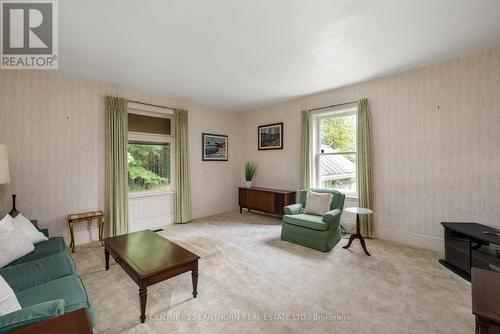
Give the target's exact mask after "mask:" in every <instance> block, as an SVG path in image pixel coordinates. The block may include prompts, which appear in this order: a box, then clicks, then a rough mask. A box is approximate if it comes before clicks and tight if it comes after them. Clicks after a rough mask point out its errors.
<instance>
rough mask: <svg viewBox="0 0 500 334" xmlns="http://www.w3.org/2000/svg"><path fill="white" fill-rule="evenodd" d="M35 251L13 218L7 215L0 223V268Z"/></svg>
mask: <svg viewBox="0 0 500 334" xmlns="http://www.w3.org/2000/svg"><path fill="white" fill-rule="evenodd" d="M34 250H35V247H34V246H33V243H32V242H31V241H30V239H28V237H27V236H26V234H24V232H23V231H22V229H21V228H20V227H19V228H17V227H16V222H15V221H14V218H12V217H11V216H9V215H7V216H5V218H4V219H2V220H1V221H0V268H2V267H4V266H6V265H7V264H9V263H11V262H12V261H15V260H17V259H19V258H21V257H23V256H25V255H26V254H28V253H31V252H32V251H34Z"/></svg>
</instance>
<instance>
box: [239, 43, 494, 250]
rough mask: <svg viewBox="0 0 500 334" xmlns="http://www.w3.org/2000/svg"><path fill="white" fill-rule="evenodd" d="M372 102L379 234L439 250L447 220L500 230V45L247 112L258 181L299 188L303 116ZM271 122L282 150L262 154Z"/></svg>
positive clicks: (248, 154)
mask: <svg viewBox="0 0 500 334" xmlns="http://www.w3.org/2000/svg"><path fill="white" fill-rule="evenodd" d="M299 79H300V78H299ZM365 97H366V98H368V102H369V106H370V110H371V116H372V132H373V163H374V166H373V171H374V175H373V176H374V210H375V218H376V219H375V221H376V225H375V229H376V234H377V236H378V237H380V238H385V239H392V240H397V241H400V242H405V243H409V244H413V245H416V246H420V247H427V248H432V249H437V250H441V249H442V246H443V243H442V241H441V238H442V236H443V230H442V226H441V225H440V222H442V221H478V222H481V223H484V224H489V225H493V226H497V227H500V205H499V203H500V177H499V176H500V148H499V145H500V49H496V50H491V51H487V52H483V53H480V54H477V55H473V56H468V57H465V58H461V59H458V60H452V61H448V62H444V63H440V64H436V65H432V66H428V67H425V68H421V69H416V70H412V71H408V72H404V73H400V74H396V75H392V76H388V77H384V78H381V79H375V80H371V81H367V82H364V83H360V84H356V85H352V86H348V87H344V88H340V89H335V90H332V91H328V92H323V93H319V94H314V95H309V96H306V97H302V98H298V99H295V100H293V101H289V102H285V103H281V104H277V105H273V106H269V107H265V108H260V109H257V110H254V111H251V112H247V113H245V114H244V121H243V124H244V130H243V132H244V138H245V139H244V147H245V149H244V152H245V156H244V160H253V161H256V162H257V163H258V165H259V169H258V171H257V175H256V184H257V185H258V186H269V187H277V188H285V189H297V188H298V186H299V140H300V110H302V109H308V108H314V107H319V106H325V105H330V104H337V103H344V102H350V101H355V100H359V99H361V98H365ZM438 106H439V108H438ZM274 122H284V125H285V130H284V149H283V150H276V151H267V152H262V151H257V146H256V143H257V126H258V125H262V124H267V123H274Z"/></svg>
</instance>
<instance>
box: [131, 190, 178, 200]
mask: <svg viewBox="0 0 500 334" xmlns="http://www.w3.org/2000/svg"><path fill="white" fill-rule="evenodd" d="M173 194H174V192H173V191H171V190H170V191H141V192H135V193H129V194H128V198H129V199H134V198H142V197H153V196H164V195H173Z"/></svg>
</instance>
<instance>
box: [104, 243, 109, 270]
mask: <svg viewBox="0 0 500 334" xmlns="http://www.w3.org/2000/svg"><path fill="white" fill-rule="evenodd" d="M104 259H105V260H106V266H105V268H106V271H108V270H109V252H108V250H107V249H106V248H104Z"/></svg>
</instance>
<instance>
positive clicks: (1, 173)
mask: <svg viewBox="0 0 500 334" xmlns="http://www.w3.org/2000/svg"><path fill="white" fill-rule="evenodd" d="M9 182H10V174H9V159H8V158H7V145H4V144H0V184H4V183H9Z"/></svg>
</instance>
